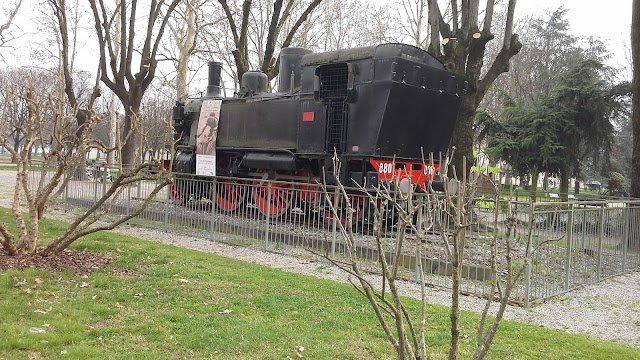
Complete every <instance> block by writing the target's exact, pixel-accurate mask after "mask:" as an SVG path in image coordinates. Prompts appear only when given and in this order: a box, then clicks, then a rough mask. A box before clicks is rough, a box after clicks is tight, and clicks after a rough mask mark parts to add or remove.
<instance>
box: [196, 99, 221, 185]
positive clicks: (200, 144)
mask: <svg viewBox="0 0 640 360" xmlns="http://www.w3.org/2000/svg"><path fill="white" fill-rule="evenodd" d="M221 106H222V100H220V99H216V100H204V101H203V102H202V108H201V109H200V118H199V119H198V131H197V133H196V175H203V176H216V138H217V136H218V123H219V121H220V107H221Z"/></svg>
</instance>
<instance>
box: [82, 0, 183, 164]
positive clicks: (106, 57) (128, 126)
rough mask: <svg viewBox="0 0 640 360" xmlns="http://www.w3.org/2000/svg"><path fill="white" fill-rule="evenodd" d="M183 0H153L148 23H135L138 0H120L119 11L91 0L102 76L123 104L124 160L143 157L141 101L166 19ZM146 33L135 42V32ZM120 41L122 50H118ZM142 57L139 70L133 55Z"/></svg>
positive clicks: (153, 69)
mask: <svg viewBox="0 0 640 360" xmlns="http://www.w3.org/2000/svg"><path fill="white" fill-rule="evenodd" d="M180 2H181V0H170V1H169V2H168V4H167V3H166V1H165V0H158V1H156V0H154V1H152V2H151V3H150V4H149V6H148V13H147V16H146V17H145V18H146V23H145V24H143V25H142V26H139V25H137V24H136V20H137V19H138V18H139V14H138V1H137V0H131V2H130V3H128V2H126V1H120V2H119V3H118V5H117V11H115V9H110V8H109V7H108V6H106V5H105V4H104V1H103V0H89V4H90V5H91V10H92V12H93V17H94V20H95V29H96V33H97V35H98V45H99V48H100V79H101V80H102V82H103V83H104V84H105V85H107V87H109V89H111V91H113V92H114V93H115V94H116V95H117V96H118V98H119V99H120V102H121V103H122V105H123V106H124V112H125V119H124V131H123V133H122V137H123V139H122V153H121V154H120V158H121V161H122V163H123V164H124V165H126V166H129V167H130V166H133V165H134V164H136V163H138V159H139V158H140V154H139V144H140V138H141V133H140V126H139V123H140V104H141V103H142V98H143V96H144V92H145V91H146V90H147V88H148V87H149V85H150V84H151V81H152V80H153V78H154V76H155V73H156V69H157V66H158V60H157V54H158V47H159V46H160V41H161V39H162V36H163V34H164V30H165V28H166V26H167V22H168V21H169V18H170V16H171V14H172V13H173V11H174V9H175V8H176V6H177V5H178V3H180ZM116 15H117V16H119V17H120V39H119V41H116V39H114V38H113V31H114V29H113V23H114V17H115V16H116ZM140 33H142V34H144V35H143V38H142V45H141V46H139V45H138V44H137V43H136V34H140ZM116 43H119V44H120V51H119V53H118V52H116V51H115V47H116ZM134 56H135V57H139V58H140V63H139V66H138V68H137V70H134V65H133V59H134Z"/></svg>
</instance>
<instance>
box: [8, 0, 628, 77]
mask: <svg viewBox="0 0 640 360" xmlns="http://www.w3.org/2000/svg"><path fill="white" fill-rule="evenodd" d="M9 1H11V0H9ZM9 1H7V0H0V3H1V5H0V7H6V5H7V4H8V3H9ZM210 1H215V0H210ZM369 1H371V2H374V3H376V4H379V5H382V4H389V3H390V2H391V1H389V0H369ZM503 1H506V0H503ZM24 2H25V3H24V4H23V8H22V11H21V14H19V16H18V17H17V18H16V22H15V23H16V25H18V26H20V27H21V28H22V29H25V30H31V31H32V32H33V33H34V34H35V35H32V36H35V37H36V38H37V37H38V36H39V34H37V32H36V31H34V22H35V21H34V16H36V13H37V12H38V11H37V9H38V8H39V7H43V6H45V5H41V4H42V0H24ZM481 3H484V0H481ZM559 6H564V7H566V8H567V9H568V13H567V17H568V19H569V21H570V24H571V29H570V31H571V33H573V34H574V35H577V36H590V35H593V36H597V37H599V38H601V39H602V40H603V41H605V43H606V44H607V47H608V49H609V51H611V52H612V53H613V54H614V59H612V60H611V61H610V62H609V65H611V66H615V67H618V68H621V67H628V66H629V61H628V55H626V54H628V53H629V50H628V44H629V37H630V35H629V34H630V27H631V0H608V1H606V6H605V5H603V2H602V1H596V0H519V1H518V2H517V5H516V15H517V17H518V18H522V17H525V16H528V15H532V14H538V15H542V14H544V13H545V12H546V11H552V10H555V9H557V8H558V7H559ZM45 9H46V8H45ZM87 15H89V14H87ZM87 31H92V29H91V28H89V29H87ZM40 36H41V35H40ZM84 39H85V40H86V41H87V42H92V41H93V37H92V36H87V37H85V38H84ZM17 44H18V45H20V44H26V45H24V48H28V47H29V45H33V43H32V42H31V41H30V40H29V38H28V37H25V38H24V39H23V40H22V41H20V42H18V43H17ZM89 45H90V44H89ZM525 46H526V44H525ZM19 53H20V56H17V57H15V58H14V61H12V62H11V65H13V66H20V65H24V64H28V65H37V62H36V61H34V60H32V59H29V55H30V52H29V51H26V50H23V51H20V52H19ZM83 55H84V56H88V57H94V56H97V54H96V53H95V52H92V51H87V52H85V54H83ZM7 60H11V59H7Z"/></svg>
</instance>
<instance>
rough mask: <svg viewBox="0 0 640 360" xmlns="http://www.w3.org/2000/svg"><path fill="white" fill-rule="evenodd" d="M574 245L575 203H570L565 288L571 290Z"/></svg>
mask: <svg viewBox="0 0 640 360" xmlns="http://www.w3.org/2000/svg"><path fill="white" fill-rule="evenodd" d="M572 246H573V204H569V216H568V218H567V246H566V249H565V256H566V259H565V264H566V269H565V270H566V271H565V275H564V290H565V291H569V285H570V284H571V267H572V264H571V253H572V252H573V251H572V248H571V247H572Z"/></svg>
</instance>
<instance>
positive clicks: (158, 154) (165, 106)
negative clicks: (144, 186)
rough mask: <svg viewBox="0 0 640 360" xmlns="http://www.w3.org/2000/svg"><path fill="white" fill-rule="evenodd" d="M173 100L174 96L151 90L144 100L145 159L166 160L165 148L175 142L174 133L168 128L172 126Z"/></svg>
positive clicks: (143, 137)
mask: <svg viewBox="0 0 640 360" xmlns="http://www.w3.org/2000/svg"><path fill="white" fill-rule="evenodd" d="M172 99H173V94H170V95H166V94H163V93H162V92H161V91H159V90H158V89H154V88H151V91H147V94H145V97H144V99H143V100H142V105H141V110H142V116H143V123H144V124H143V127H142V128H143V129H144V131H143V136H142V148H143V154H144V156H145V159H159V158H165V154H164V153H163V152H164V150H165V147H166V145H167V144H170V143H171V141H173V133H172V132H171V131H169V130H170V129H171V128H170V126H168V125H169V124H171V109H172V105H173V102H172V101H171V100H172Z"/></svg>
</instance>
